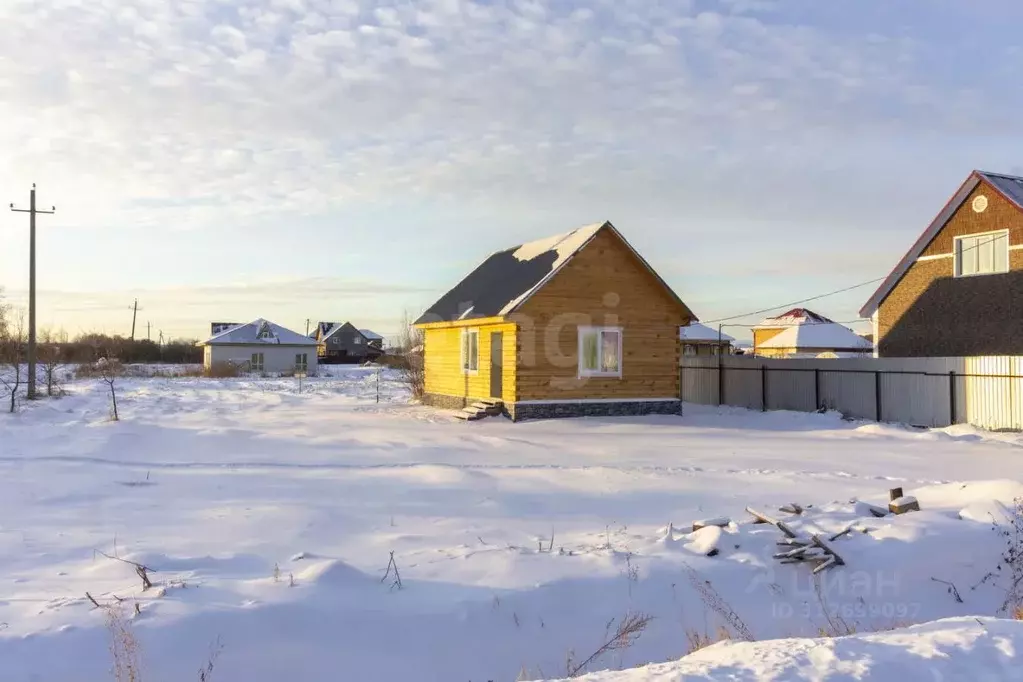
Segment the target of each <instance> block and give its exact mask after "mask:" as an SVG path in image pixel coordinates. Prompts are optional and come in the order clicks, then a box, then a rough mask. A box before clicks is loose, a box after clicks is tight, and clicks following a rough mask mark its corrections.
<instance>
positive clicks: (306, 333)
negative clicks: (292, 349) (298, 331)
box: [305, 317, 310, 336]
mask: <svg viewBox="0 0 1023 682" xmlns="http://www.w3.org/2000/svg"><path fill="white" fill-rule="evenodd" d="M309 321H310V320H309V318H308V317H307V318H305V335H306V336H309Z"/></svg>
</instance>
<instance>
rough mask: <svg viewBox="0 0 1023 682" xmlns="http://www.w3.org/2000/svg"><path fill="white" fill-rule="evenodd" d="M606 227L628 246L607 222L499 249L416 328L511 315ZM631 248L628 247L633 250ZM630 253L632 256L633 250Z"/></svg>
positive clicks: (681, 304) (642, 260) (423, 316)
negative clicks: (431, 324) (439, 323)
mask: <svg viewBox="0 0 1023 682" xmlns="http://www.w3.org/2000/svg"><path fill="white" fill-rule="evenodd" d="M604 228H607V229H609V230H611V231H612V232H614V233H615V235H617V236H618V238H619V239H621V240H622V242H624V243H625V244H626V245H627V246H629V245H628V242H626V241H625V238H624V237H622V236H621V234H620V233H619V232H618V231H617V230H616V229H615V227H614V226H613V225H611V223H609V222H603V223H593V224H592V225H586V226H584V227H580V228H579V229H577V230H573V231H571V232H567V233H565V234H559V235H557V236H555V237H548V238H546V239H540V240H537V241H533V242H527V243H525V244H521V245H519V246H513V247H512V248H510V249H505V250H504V251H498V252H497V253H494V254H491V255H490V256H489V257H488V258H487V259H486V260H484V261H483V262H482V263H481V264H480V265H479V266H477V267H476V269H475V270H473V271H472V272H470V273H469V274H468V276H466V277H465V278H464V279H463V280H462V281H461V282H459V283H458V284H457V285H455V287H454V288H453V289H451V290H450V291H449V292H447V293H446V294H444V296H442V297H441V298H440V299H439V300H438V301H437V302H436V303H434V304H433V305H432V306H430V308H429V309H427V311H426V312H424V313H423V314H422V315H421V316H420V317H419V319H418V320H416V324H426V323H429V322H440V321H449V322H450V321H454V320H464V319H473V318H480V317H494V316H498V315H508V314H510V313H512V312H514V311H515V309H516V308H517V307H518V306H519V305H520V304H521V303H522V302H523V301H525V300H526V299H527V298H529V297H530V296H532V295H533V294H534V293H535V292H536V291H537V290H538V289H540V287H542V286H543V285H544V284H546V283H547V282H548V281H549V280H550V278H551V277H553V276H554V274H555V273H557V272H558V270H560V269H561V268H562V267H563V266H564V265H565V263H567V262H568V261H569V259H571V257H572V256H574V255H575V254H576V253H578V252H579V251H580V250H581V249H582V248H583V247H584V246H586V244H588V243H589V242H590V240H591V239H593V237H594V236H595V235H596V234H597V233H598V232H600V230H602V229H604ZM629 248H630V249H632V247H631V246H629ZM632 250H633V253H635V249H632ZM636 257H637V259H638V260H639V261H640V262H641V263H642V264H643V265H645V266H646V267H647V268H650V266H649V264H647V263H646V261H645V260H644V259H643V258H642V256H640V255H639V254H638V253H636ZM650 272H651V273H653V274H654V276H655V277H656V278H657V279H658V280H659V281H661V282H662V284H664V287H665V288H666V289H667V290H668V293H669V294H670V295H671V297H672V298H673V299H675V300H676V301H677V302H678V304H679V305H680V306H682V307H683V308H685V309H686V312H687V313H688V314H689V315H690V316H692V313H691V312H690V311H689V309H688V308H686V307H685V304H684V303H683V302H682V301H681V300H680V299H679V298H678V296H677V295H676V294H675V293H674V292H673V291H671V288H670V287H668V285H667V284H666V283H664V282H663V280H661V278H660V276H658V275H657V273H655V272H653V269H652V268H650Z"/></svg>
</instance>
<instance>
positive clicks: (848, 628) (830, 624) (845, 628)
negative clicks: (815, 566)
mask: <svg viewBox="0 0 1023 682" xmlns="http://www.w3.org/2000/svg"><path fill="white" fill-rule="evenodd" d="M813 591H814V593H815V594H816V595H817V603H818V604H819V605H820V607H821V613H823V614H824V618H825V620H827V626H826V627H824V626H822V627H820V628H818V631H817V634H818V635H820V636H821V637H846V636H848V635H854V634H856V626H855V625H850V624H849V623H848V622H847V621H846V620H845V619H844V618H842V616H840V615H839V614H838V613H835V614H832V612H831V608H830V607H829V606H828V600H827V598H826V597H825V596H824V587H823V585H822V584H821V577H820V575H819V574H818V575H814V576H813Z"/></svg>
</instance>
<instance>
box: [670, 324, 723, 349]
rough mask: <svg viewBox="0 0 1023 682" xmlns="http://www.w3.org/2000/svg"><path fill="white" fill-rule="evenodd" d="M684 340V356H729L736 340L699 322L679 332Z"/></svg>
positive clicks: (688, 325)
mask: <svg viewBox="0 0 1023 682" xmlns="http://www.w3.org/2000/svg"><path fill="white" fill-rule="evenodd" d="M679 338H680V339H682V356H683V357H693V356H700V355H704V356H706V355H728V354H729V353H731V351H732V343H733V342H734V341H735V338H734V337H732V336H729V335H728V334H725V333H724V332H722V331H721V330H720V329H711V328H710V327H708V326H707V325H705V324H700V323H699V322H690V323H689V324H687V325H686V326H684V327H682V328H681V329H680V330H679Z"/></svg>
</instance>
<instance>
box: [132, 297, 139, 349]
mask: <svg viewBox="0 0 1023 682" xmlns="http://www.w3.org/2000/svg"><path fill="white" fill-rule="evenodd" d="M138 314H139V300H138V299H137V298H136V299H135V305H133V306H132V308H131V340H132V341H134V340H135V317H136V316H137V315H138Z"/></svg>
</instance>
